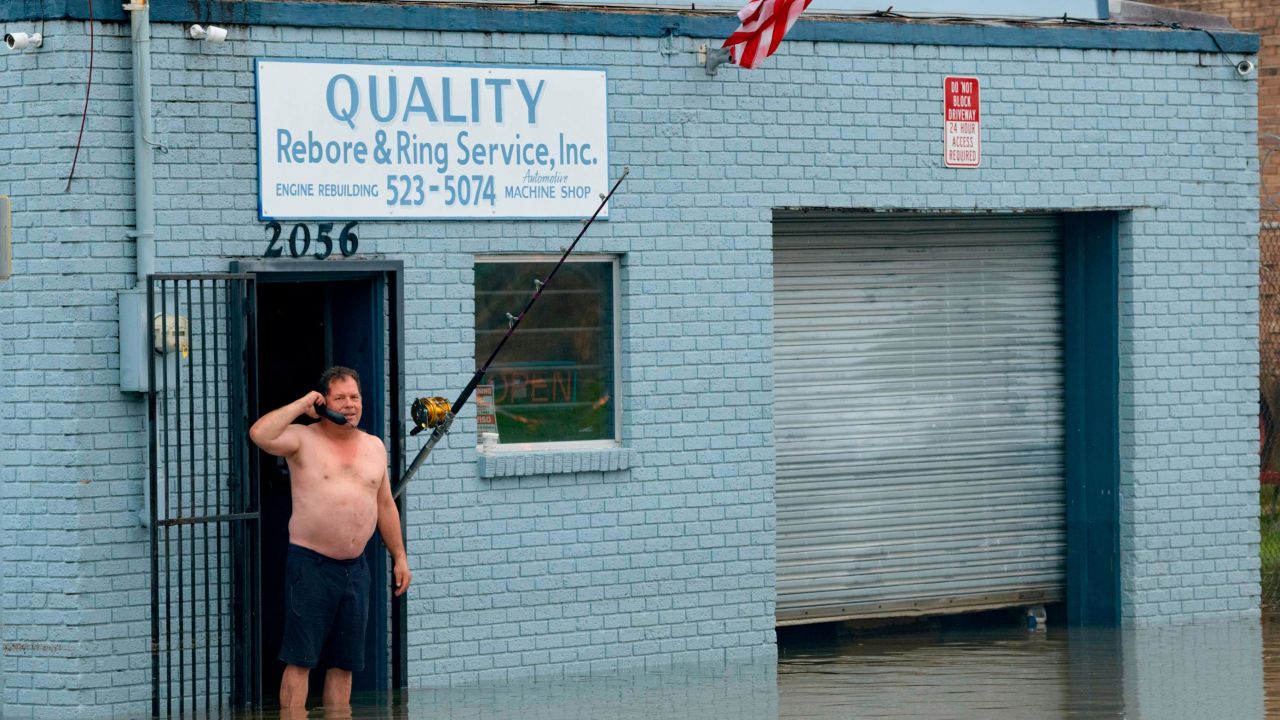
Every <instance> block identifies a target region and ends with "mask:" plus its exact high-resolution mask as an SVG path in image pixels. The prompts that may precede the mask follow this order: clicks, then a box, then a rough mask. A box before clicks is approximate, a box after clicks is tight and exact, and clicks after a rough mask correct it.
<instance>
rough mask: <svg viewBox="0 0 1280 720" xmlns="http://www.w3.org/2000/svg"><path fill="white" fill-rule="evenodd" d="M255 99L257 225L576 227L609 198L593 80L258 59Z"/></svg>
mask: <svg viewBox="0 0 1280 720" xmlns="http://www.w3.org/2000/svg"><path fill="white" fill-rule="evenodd" d="M257 89H258V202H259V215H260V216H261V217H262V218H263V219H338V220H342V219H346V220H407V219H427V218H433V219H440V218H443V219H467V218H470V219H476V218H479V219H498V218H503V219H507V218H533V219H555V218H582V217H586V216H589V215H590V214H591V213H592V212H594V211H595V209H596V207H597V206H598V205H599V203H600V198H599V196H600V194H602V193H606V192H608V189H609V188H608V182H609V155H608V149H609V146H608V132H607V122H606V113H605V73H604V71H603V70H597V69H558V68H539V67H495V66H461V65H448V66H445V65H391V64H357V63H324V62H307V61H288V60H259V61H258V63H257ZM600 214H601V216H602V217H607V215H608V209H607V208H606V209H605V210H604V211H602V212H601V213H600Z"/></svg>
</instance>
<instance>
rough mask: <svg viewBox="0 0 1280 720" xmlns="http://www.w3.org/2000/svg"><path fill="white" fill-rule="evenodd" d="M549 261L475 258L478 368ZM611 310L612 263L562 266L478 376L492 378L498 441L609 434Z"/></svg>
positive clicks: (549, 265) (547, 269) (545, 273)
mask: <svg viewBox="0 0 1280 720" xmlns="http://www.w3.org/2000/svg"><path fill="white" fill-rule="evenodd" d="M554 267H555V263H554V262H514V263H497V262H477V263H476V366H477V367H479V366H480V364H482V363H483V362H484V361H485V359H487V358H488V357H489V354H490V353H492V352H493V349H494V348H495V347H496V346H497V344H498V343H499V342H501V340H502V338H503V337H504V336H505V335H506V334H507V326H508V323H507V313H510V314H511V315H513V316H514V315H519V314H520V311H521V310H523V309H524V306H525V304H526V303H528V302H529V298H530V297H531V296H532V294H533V292H534V283H533V281H534V279H535V278H538V279H545V278H546V277H547V276H549V275H550V274H551V270H552V268H554ZM613 310H614V309H613V263H612V262H608V261H603V262H567V263H565V264H564V266H563V267H561V268H560V270H559V272H557V273H556V276H555V280H554V281H553V282H552V284H551V285H549V286H548V287H547V289H546V291H544V292H543V293H542V296H541V297H540V298H538V302H536V303H534V305H533V308H532V309H530V311H529V315H528V316H527V317H525V319H524V320H522V321H521V322H520V327H519V329H517V330H516V332H515V334H514V335H512V336H511V339H510V340H509V341H507V344H506V346H504V347H503V348H502V352H501V353H499V354H498V357H497V359H496V360H494V362H493V365H491V366H490V367H489V372H488V373H487V374H486V375H485V378H484V380H483V381H482V382H485V383H492V384H493V399H494V405H495V407H496V409H497V414H498V435H499V441H500V442H502V443H531V442H565V441H574V440H612V439H614V437H615V434H614V427H613V425H614V422H613V418H614V393H613V382H614V378H613Z"/></svg>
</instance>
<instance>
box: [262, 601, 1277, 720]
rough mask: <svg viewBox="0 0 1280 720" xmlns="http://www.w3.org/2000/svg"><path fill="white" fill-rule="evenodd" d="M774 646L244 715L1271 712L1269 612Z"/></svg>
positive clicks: (269, 718) (628, 717) (941, 630)
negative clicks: (1221, 618) (766, 656)
mask: <svg viewBox="0 0 1280 720" xmlns="http://www.w3.org/2000/svg"><path fill="white" fill-rule="evenodd" d="M779 654H780V657H779V659H778V661H777V663H774V662H772V661H768V660H766V661H763V662H757V663H750V664H734V665H730V666H727V667H726V666H715V667H708V666H698V667H693V668H691V667H669V668H663V669H659V670H650V671H640V672H632V673H617V674H613V675H609V676H606V677H583V678H574V679H557V680H536V681H535V680H530V681H527V682H517V683H507V684H501V685H498V684H493V685H478V686H469V687H460V688H439V689H422V690H413V691H410V692H407V693H398V694H394V695H391V696H385V695H384V696H377V697H371V696H364V697H361V696H357V697H356V698H354V700H355V706H354V709H353V710H351V711H348V712H343V713H337V714H332V713H331V714H325V713H324V712H323V711H322V710H312V711H311V712H309V713H305V714H302V715H280V714H279V711H272V710H264V711H260V712H256V713H252V714H248V715H245V716H243V717H245V718H248V717H253V718H262V719H263V720H281V719H282V718H283V720H302V718H308V719H309V720H319V719H320V718H326V719H327V720H348V719H350V720H373V719H377V720H401V719H404V718H459V719H467V720H471V719H474V720H487V719H489V718H493V719H499V718H504V719H505V718H514V719H517V720H575V719H577V718H582V719H588V718H589V719H590V720H665V719H667V718H680V719H681V720H683V719H685V718H690V719H693V720H775V718H805V719H806V720H827V719H830V720H835V719H837V718H838V719H839V720H849V719H863V718H866V719H871V718H895V719H896V718H921V719H924V720H928V719H931V718H937V719H942V718H947V719H949V720H950V719H956V718H984V719H990V720H1005V719H1012V718H1017V719H1018V720H1041V719H1044V720H1048V719H1050V718H1052V719H1057V718H1126V719H1127V720H1182V719H1184V718H1185V719H1187V720H1192V719H1194V720H1203V719H1205V718H1212V719H1217V718H1227V719H1230V720H1254V719H1261V718H1263V717H1265V716H1266V715H1267V713H1266V708H1267V706H1268V705H1270V707H1272V708H1273V709H1274V710H1275V711H1276V712H1280V667H1278V666H1277V662H1280V622H1264V623H1258V622H1243V623H1217V624H1202V625H1186V626H1170V627H1154V628H1144V629H1127V630H1119V631H1117V630H1068V629H1066V628H1062V627H1050V628H1049V629H1048V630H1047V631H1039V632H1037V631H1028V630H1026V629H1025V628H1023V627H1018V626H1016V625H1015V624H1011V623H1004V624H1003V625H1000V626H995V627H993V626H991V625H987V626H985V627H973V626H967V627H956V626H954V625H944V624H940V623H935V624H931V625H923V626H917V627H916V628H915V629H910V630H904V631H896V632H892V633H884V632H881V633H877V634H866V633H864V634H861V635H851V634H849V633H845V634H839V633H838V632H837V631H836V629H835V628H833V627H832V626H827V627H824V628H820V629H809V630H804V631H800V632H798V633H797V632H793V631H792V632H783V633H781V635H780V640H779ZM1264 658H1265V668H1266V670H1265V673H1264ZM1264 678H1265V686H1266V689H1265V691H1264Z"/></svg>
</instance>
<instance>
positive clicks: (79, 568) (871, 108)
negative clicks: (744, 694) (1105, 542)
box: [0, 21, 1258, 717]
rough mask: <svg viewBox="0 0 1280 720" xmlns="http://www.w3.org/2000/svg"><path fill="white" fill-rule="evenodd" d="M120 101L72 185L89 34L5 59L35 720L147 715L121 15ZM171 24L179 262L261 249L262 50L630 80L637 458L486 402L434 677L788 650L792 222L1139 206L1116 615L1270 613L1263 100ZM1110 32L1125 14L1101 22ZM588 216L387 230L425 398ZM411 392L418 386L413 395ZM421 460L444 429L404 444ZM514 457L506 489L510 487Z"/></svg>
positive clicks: (986, 64)
mask: <svg viewBox="0 0 1280 720" xmlns="http://www.w3.org/2000/svg"><path fill="white" fill-rule="evenodd" d="M95 29H96V32H97V36H98V43H99V44H98V45H97V48H96V54H95V71H94V92H93V104H92V108H91V113H90V115H89V123H88V129H87V131H86V135H85V142H84V149H83V150H82V151H81V157H80V164H79V166H78V168H77V177H78V179H77V180H76V182H75V184H74V186H73V190H74V191H73V192H72V193H69V194H67V193H63V186H64V184H65V176H66V170H67V168H68V166H69V163H70V156H71V152H72V149H73V148H74V145H75V132H76V130H78V128H79V121H80V110H81V103H82V102H83V97H84V96H83V93H84V80H85V76H86V72H85V67H86V65H87V52H86V50H87V47H88V40H87V33H86V26H85V25H84V24H83V23H76V22H53V21H51V22H47V23H46V24H45V32H46V35H47V36H48V37H49V40H48V41H47V44H46V46H45V48H43V49H42V50H41V51H40V52H37V53H23V54H12V53H11V54H6V55H3V56H0V89H3V90H4V92H5V97H6V101H7V102H6V103H4V104H0V167H4V168H6V170H5V172H4V173H3V174H0V194H8V195H11V196H12V197H13V198H14V216H13V219H14V271H15V272H14V278H13V279H12V280H10V281H8V282H7V283H4V284H2V285H0V373H2V374H3V377H4V378H5V379H6V382H3V383H0V404H3V405H4V406H6V407H10V408H15V411H14V415H15V417H13V418H12V422H13V423H14V425H13V426H12V427H13V429H14V431H13V432H9V433H5V434H3V435H0V493H3V494H2V495H0V502H2V503H3V506H2V507H0V523H2V524H0V533H2V534H0V540H3V545H2V547H3V549H2V550H0V552H3V553H4V555H3V561H4V564H3V570H2V571H0V578H2V580H3V585H2V586H0V589H2V592H0V609H2V610H3V616H4V618H3V628H2V629H0V633H2V638H0V639H2V640H3V652H2V653H0V669H2V671H3V685H2V687H3V696H2V701H0V707H3V709H4V711H5V715H6V717H9V716H11V715H12V716H22V715H27V714H48V715H52V716H58V717H62V716H66V715H69V714H77V713H79V714H94V713H101V712H103V711H104V710H108V709H112V710H115V711H117V712H121V713H125V714H129V713H136V712H139V711H143V710H145V707H146V705H145V704H146V701H147V699H148V698H149V694H150V688H149V668H150V656H149V654H148V652H147V643H148V639H149V624H148V620H149V618H148V612H149V609H148V596H147V592H148V585H147V582H148V581H147V572H148V571H147V545H146V542H145V538H146V535H145V533H144V531H143V529H142V528H141V527H140V526H139V524H138V522H137V513H138V511H139V510H141V508H142V491H141V487H142V482H143V480H144V478H145V464H144V451H145V439H144V437H143V434H142V418H143V413H144V412H145V404H144V403H143V402H142V401H141V400H140V399H138V398H137V397H134V396H127V395H124V394H122V393H120V392H119V390H118V388H117V384H118V378H117V368H118V359H117V355H116V352H117V341H116V333H117V332H118V331H117V325H116V323H117V318H116V294H117V292H118V291H120V290H122V289H126V288H129V287H132V285H133V272H134V268H133V261H132V248H131V244H130V242H129V241H128V240H127V239H126V236H125V233H126V231H127V230H128V228H130V227H131V225H132V222H133V217H132V207H131V193H132V179H131V174H132V169H131V165H130V164H129V162H130V159H131V150H130V148H131V143H132V135H131V126H130V118H131V105H130V103H131V89H130V78H129V65H130V61H129V54H128V31H127V29H126V28H123V27H122V26H120V25H106V26H103V25H98V26H96V28H95ZM183 31H184V28H183V27H181V26H179V25H176V24H157V25H155V27H154V35H155V41H154V43H153V47H152V52H153V67H154V70H153V82H154V84H155V95H154V104H155V107H154V111H155V116H156V138H155V139H156V142H158V143H160V144H161V145H162V146H163V148H164V149H163V151H162V152H161V153H159V154H157V163H158V165H157V172H156V176H157V183H156V184H157V191H158V196H157V213H158V226H157V254H158V258H157V269H158V270H159V271H162V272H163V271H223V270H226V269H227V267H228V262H229V259H230V258H234V257H254V256H258V255H260V254H261V252H262V250H263V248H264V247H265V242H264V237H265V236H264V233H263V228H262V223H260V222H259V221H258V220H257V216H256V195H255V193H256V168H255V148H256V139H255V137H254V123H253V118H254V106H253V60H254V58H256V57H263V58H290V57H304V58H329V59H335V60H339V59H341V60H348V59H349V60H362V59H367V60H403V61H421V62H451V63H494V64H511V65H525V64H537V65H552V66H558V65H571V66H604V67H605V68H606V69H607V71H608V78H609V86H608V91H609V112H610V117H609V127H610V150H611V156H610V159H611V162H612V164H613V166H614V169H615V173H614V174H615V175H616V169H617V168H620V167H621V166H623V165H627V166H630V167H631V168H632V174H631V177H630V178H629V179H628V180H627V182H626V184H625V185H624V186H623V189H622V190H621V192H620V195H618V196H617V197H616V198H615V200H614V202H613V203H612V206H611V220H610V221H609V222H608V223H600V224H597V225H595V226H593V228H592V229H591V232H590V234H589V236H588V237H587V238H586V239H584V241H583V245H582V246H581V248H582V249H583V250H584V251H590V252H600V253H610V254H617V255H619V256H620V257H621V264H622V304H621V313H622V327H621V332H622V342H623V356H622V362H623V377H622V381H623V383H622V397H623V403H624V418H625V419H624V444H625V445H626V447H627V448H628V449H629V452H628V453H626V455H625V456H624V457H617V456H614V457H608V458H601V457H596V458H592V459H590V460H589V461H588V464H587V465H586V466H581V465H580V466H578V467H587V468H589V469H588V470H586V471H579V472H567V473H566V472H563V470H565V469H566V468H568V469H572V468H573V467H574V465H573V461H572V460H568V459H565V458H558V459H555V458H553V459H550V460H546V461H531V463H532V464H531V467H532V468H533V472H534V473H535V474H528V475H514V476H513V475H511V474H509V472H508V471H507V470H503V469H502V468H500V467H499V466H498V464H494V463H489V462H488V461H486V462H485V463H478V457H477V455H476V453H475V451H474V449H473V448H472V447H471V446H470V444H469V443H468V442H467V441H466V438H469V437H470V436H471V434H472V433H473V432H474V420H473V416H472V415H471V414H470V413H466V414H464V417H463V418H462V419H461V421H460V423H459V425H458V426H456V427H455V432H454V434H453V435H452V436H451V438H450V440H449V441H447V442H446V443H444V446H443V447H441V448H440V449H439V450H437V452H436V453H434V454H433V455H432V458H431V462H430V465H429V466H428V467H427V468H426V470H425V471H424V472H423V473H422V474H421V475H420V476H419V477H418V478H417V479H415V480H414V481H413V483H412V484H411V486H410V488H409V490H408V493H407V501H408V516H409V525H408V528H407V534H408V538H409V552H410V556H411V559H412V563H413V566H414V571H415V580H416V582H415V586H414V588H413V590H412V592H411V595H410V600H409V643H408V647H409V653H410V656H409V671H410V682H411V683H412V684H413V685H441V684H457V683H467V682H474V681H487V680H510V679H515V678H519V677H525V676H529V675H562V674H569V673H581V672H602V671H609V670H612V669H621V668H627V667H643V666H647V665H655V664H669V663H673V662H681V661H723V660H733V659H736V658H742V657H746V656H757V655H760V654H765V655H769V654H771V653H772V652H773V642H774V634H773V611H774V587H773V582H774V579H773V578H774V573H773V564H774V504H773V481H774V479H773V475H774V454H773V442H772V406H773V404H774V403H775V402H779V401H784V400H785V399H783V398H775V397H774V396H773V392H772V364H771V363H772V355H771V341H772V295H771V288H772V269H771V262H772V257H771V251H770V248H771V245H772V238H771V212H772V209H773V208H791V207H832V208H881V209H890V208H915V209H921V210H939V211H951V212H972V211H987V210H1000V211H1008V210H1020V209H1035V210H1071V209H1081V208H1090V209H1094V208H1117V209H1123V213H1122V228H1123V229H1122V237H1121V245H1122V278H1121V299H1122V308H1121V325H1122V335H1121V338H1122V345H1121V351H1122V383H1123V384H1122V387H1121V408H1122V414H1123V417H1122V433H1123V434H1122V452H1123V458H1122V462H1123V467H1122V490H1123V498H1122V518H1121V520H1122V527H1123V537H1122V549H1123V552H1124V557H1123V566H1122V571H1123V578H1122V580H1123V612H1124V616H1125V617H1126V619H1128V620H1130V621H1134V622H1163V621H1169V620H1177V619H1190V618H1203V617H1207V616H1216V615H1223V616H1233V615H1256V614H1257V612H1258V588H1257V577H1256V575H1257V565H1258V560H1257V527H1256V519H1255V513H1256V505H1255V503H1256V496H1255V495H1254V492H1255V488H1256V482H1257V429H1256V410H1257V405H1256V403H1257V350H1256V347H1257V342H1256V340H1257V338H1256V333H1257V330H1256V328H1257V288H1256V282H1257V280H1256V278H1257V250H1256V239H1255V238H1256V230H1257V226H1256V209H1257V208H1256V197H1257V192H1256V184H1257V175H1256V173H1257V168H1256V136H1255V113H1256V107H1255V99H1254V98H1255V92H1256V84H1255V82H1254V81H1253V80H1252V79H1248V80H1245V79H1241V78H1240V77H1238V76H1237V75H1236V73H1235V72H1234V70H1233V69H1232V67H1231V66H1230V65H1229V64H1228V63H1226V62H1225V61H1222V62H1217V58H1214V57H1213V56H1209V57H1210V59H1211V61H1209V62H1202V59H1203V58H1202V56H1201V55H1199V54H1195V53H1174V52H1156V51H1110V50H1107V51H1102V50H1097V51H1094V50H1075V49H1055V48H1035V49H1032V48H986V47H980V46H974V47H958V46H914V45H896V46H895V45H884V44H866V43H832V42H808V41H799V40H797V41H789V42H788V43H786V44H785V45H784V46H783V50H782V51H780V53H779V54H778V55H776V56H774V57H773V58H771V59H770V60H769V61H767V63H766V65H765V68H764V69H762V70H758V71H755V72H748V71H741V70H738V69H735V68H732V67H723V68H721V70H720V72H719V74H718V75H717V76H715V77H708V76H707V75H706V74H705V72H704V71H703V69H702V67H701V66H698V65H697V64H696V62H695V52H694V51H695V48H696V46H697V44H699V43H700V42H702V41H698V40H695V39H692V38H687V37H676V38H674V39H673V40H672V43H673V47H674V49H675V52H674V53H672V54H663V53H662V52H661V51H660V49H661V46H662V43H663V41H662V39H661V38H657V37H616V36H615V37H600V36H593V35H551V36H546V35H535V34H523V35H521V34H483V33H463V32H449V31H430V32H417V31H398V30H378V31H372V32H370V31H344V30H340V29H309V28H273V27H246V26H236V27H234V28H233V29H232V37H231V39H230V41H229V42H227V43H226V44H223V45H217V46H215V45H209V44H204V43H195V42H192V41H190V40H188V39H186V38H185V37H184V35H183ZM1107 32H1110V31H1107ZM970 74H971V75H977V76H979V77H981V78H982V81H983V118H984V119H983V127H984V130H983V154H984V160H983V167H982V168H981V169H978V170H968V171H961V170H946V169H943V168H942V167H941V134H942V131H941V123H940V120H941V118H940V114H941V85H942V77H943V76H944V75H970ZM576 229H577V225H576V224H575V223H567V222H531V223H530V222H521V223H515V222H492V223H470V222H448V223H418V224H413V223H409V224H405V223H373V222H368V223H363V224H362V226H361V230H362V232H361V236H360V237H361V253H362V255H364V256H366V257H368V256H373V255H376V256H384V257H390V258H396V259H402V260H403V261H404V263H405V267H406V302H405V311H406V323H405V325H406V327H405V333H406V337H405V341H406V358H405V365H406V378H407V381H408V383H407V384H408V387H406V395H408V396H416V395H419V394H424V393H427V392H438V391H444V390H447V389H448V388H458V387H461V386H462V385H463V384H464V383H465V382H466V380H467V379H468V378H469V377H470V374H471V368H472V367H473V357H472V353H473V345H472V343H473V337H472V334H471V330H470V328H471V315H472V310H473V303H472V298H471V295H470V292H471V287H472V271H471V267H472V262H473V258H474V256H475V255H477V254H484V253H494V252H512V251H519V252H526V253H528V252H548V253H557V252H558V250H559V248H560V247H561V246H562V245H563V244H564V243H565V242H566V238H567V237H569V236H571V235H572V234H574V233H575V232H576ZM407 399H408V398H406V400H407ZM410 447H411V448H416V444H413V443H411V445H410ZM486 468H487V469H486Z"/></svg>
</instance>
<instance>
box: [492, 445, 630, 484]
mask: <svg viewBox="0 0 1280 720" xmlns="http://www.w3.org/2000/svg"><path fill="white" fill-rule="evenodd" d="M633 462H635V451H634V450H632V449H631V448H592V449H589V450H558V451H552V452H532V451H531V452H518V451H516V452H511V451H509V452H496V453H492V454H486V453H477V454H476V472H477V473H478V474H479V476H480V477H482V478H500V477H513V476H517V475H559V474H563V473H578V472H613V471H617V470H626V469H627V468H630V467H631V464H632V463H633Z"/></svg>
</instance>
